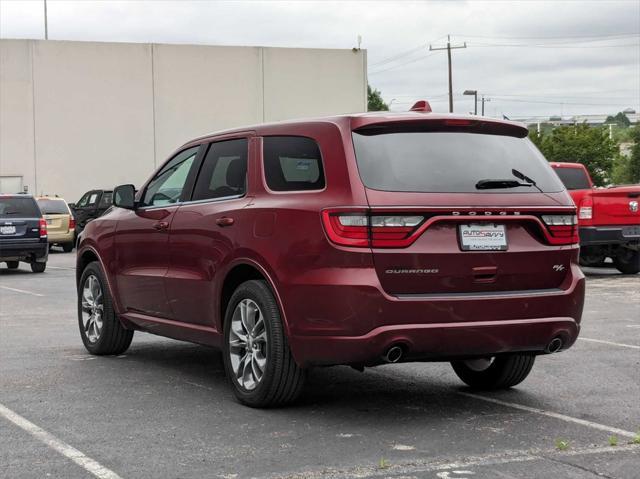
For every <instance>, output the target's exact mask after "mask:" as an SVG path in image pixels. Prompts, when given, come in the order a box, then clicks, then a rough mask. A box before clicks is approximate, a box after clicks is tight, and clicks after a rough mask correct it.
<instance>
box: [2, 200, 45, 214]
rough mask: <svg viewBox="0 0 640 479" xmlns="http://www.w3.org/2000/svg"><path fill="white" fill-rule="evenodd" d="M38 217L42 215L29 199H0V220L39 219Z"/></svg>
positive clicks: (35, 204) (34, 203) (34, 201)
mask: <svg viewBox="0 0 640 479" xmlns="http://www.w3.org/2000/svg"><path fill="white" fill-rule="evenodd" d="M40 216H42V214H41V213H40V209H39V208H38V205H37V203H36V200H34V199H33V198H31V197H25V198H19V197H17V198H16V197H13V198H11V197H10V198H7V197H5V198H2V197H0V218H4V219H11V218H39V217H40Z"/></svg>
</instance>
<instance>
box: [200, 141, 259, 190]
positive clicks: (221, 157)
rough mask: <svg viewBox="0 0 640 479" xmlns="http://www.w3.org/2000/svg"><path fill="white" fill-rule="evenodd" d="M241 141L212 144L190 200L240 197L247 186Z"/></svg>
mask: <svg viewBox="0 0 640 479" xmlns="http://www.w3.org/2000/svg"><path fill="white" fill-rule="evenodd" d="M248 145H249V142H248V141H247V140H246V139H245V138H243V139H238V140H227V141H220V142H217V143H212V144H211V146H210V147H209V151H208V152H207V156H206V157H205V159H204V161H203V163H202V168H201V169H200V174H199V175H198V179H197V181H196V186H195V189H194V191H193V198H192V199H193V200H194V201H197V200H206V199H212V198H225V197H229V196H242V195H244V194H245V192H246V183H247V150H248Z"/></svg>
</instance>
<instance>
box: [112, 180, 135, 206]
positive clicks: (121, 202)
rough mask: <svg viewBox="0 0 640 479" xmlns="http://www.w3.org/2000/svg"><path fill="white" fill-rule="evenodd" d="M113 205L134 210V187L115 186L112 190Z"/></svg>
mask: <svg viewBox="0 0 640 479" xmlns="http://www.w3.org/2000/svg"><path fill="white" fill-rule="evenodd" d="M113 205H114V206H117V207H118V208H125V209H127V210H135V209H136V187H135V186H133V185H120V186H116V188H115V189H114V190H113Z"/></svg>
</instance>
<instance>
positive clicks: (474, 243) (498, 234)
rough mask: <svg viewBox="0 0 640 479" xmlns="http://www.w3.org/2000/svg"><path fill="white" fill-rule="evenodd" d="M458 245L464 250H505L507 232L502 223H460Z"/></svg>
mask: <svg viewBox="0 0 640 479" xmlns="http://www.w3.org/2000/svg"><path fill="white" fill-rule="evenodd" d="M460 246H461V247H462V249H463V250H464V251H505V250H506V249H507V232H506V230H505V227H504V225H495V224H476V225H473V224H472V225H460Z"/></svg>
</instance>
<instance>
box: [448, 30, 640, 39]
mask: <svg viewBox="0 0 640 479" xmlns="http://www.w3.org/2000/svg"><path fill="white" fill-rule="evenodd" d="M452 35H455V36H458V37H463V38H486V39H491V40H566V39H569V38H613V37H633V36H638V35H640V32H629V33H611V34H604V35H562V36H547V37H496V36H488V35H464V34H458V33H453V34H452Z"/></svg>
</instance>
